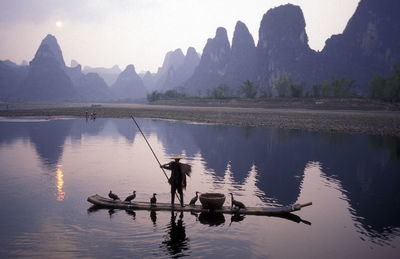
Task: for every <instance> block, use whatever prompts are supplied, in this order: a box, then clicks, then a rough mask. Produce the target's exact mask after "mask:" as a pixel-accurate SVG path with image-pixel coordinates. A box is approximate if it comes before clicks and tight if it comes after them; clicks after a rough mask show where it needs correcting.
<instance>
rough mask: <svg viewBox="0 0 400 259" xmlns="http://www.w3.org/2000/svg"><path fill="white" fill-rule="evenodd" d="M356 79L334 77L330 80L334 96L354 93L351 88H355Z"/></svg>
mask: <svg viewBox="0 0 400 259" xmlns="http://www.w3.org/2000/svg"><path fill="white" fill-rule="evenodd" d="M354 83H355V81H354V80H349V79H347V78H344V77H342V78H334V79H332V81H331V82H330V85H331V88H332V93H333V97H337V98H345V97H350V96H351V95H352V93H351V90H352V89H353V86H354Z"/></svg>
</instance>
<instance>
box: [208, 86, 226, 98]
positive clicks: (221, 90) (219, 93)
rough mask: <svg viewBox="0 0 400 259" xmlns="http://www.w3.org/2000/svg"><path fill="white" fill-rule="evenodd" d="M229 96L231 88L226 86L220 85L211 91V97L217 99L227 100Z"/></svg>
mask: <svg viewBox="0 0 400 259" xmlns="http://www.w3.org/2000/svg"><path fill="white" fill-rule="evenodd" d="M228 95H229V87H228V86H227V85H226V84H220V85H218V86H217V87H215V88H213V89H211V97H212V98H216V99H222V98H226V97H228Z"/></svg>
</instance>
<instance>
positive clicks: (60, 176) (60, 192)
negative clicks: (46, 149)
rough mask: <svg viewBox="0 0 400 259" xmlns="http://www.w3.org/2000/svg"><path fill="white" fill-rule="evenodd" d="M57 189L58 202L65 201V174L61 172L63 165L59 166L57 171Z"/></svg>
mask: <svg viewBox="0 0 400 259" xmlns="http://www.w3.org/2000/svg"><path fill="white" fill-rule="evenodd" d="M56 187H57V193H56V199H57V200H58V201H63V200H64V198H65V192H64V173H63V171H62V170H61V165H57V171H56Z"/></svg>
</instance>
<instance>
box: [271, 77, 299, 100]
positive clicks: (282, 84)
mask: <svg viewBox="0 0 400 259" xmlns="http://www.w3.org/2000/svg"><path fill="white" fill-rule="evenodd" d="M272 87H273V88H274V89H275V90H276V91H277V92H278V96H279V97H301V96H302V95H303V85H302V84H300V83H296V82H294V81H293V80H292V79H291V78H290V77H289V76H288V75H287V74H283V75H281V76H280V77H279V78H278V79H277V80H275V81H274V82H273V83H272Z"/></svg>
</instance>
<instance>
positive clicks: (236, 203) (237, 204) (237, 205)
mask: <svg viewBox="0 0 400 259" xmlns="http://www.w3.org/2000/svg"><path fill="white" fill-rule="evenodd" d="M230 195H231V198H232V199H231V200H232V204H231V208H232V207H233V206H235V208H238V209H246V206H244V204H243V203H242V202H240V201H237V200H235V199H234V198H233V194H232V193H230Z"/></svg>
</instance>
